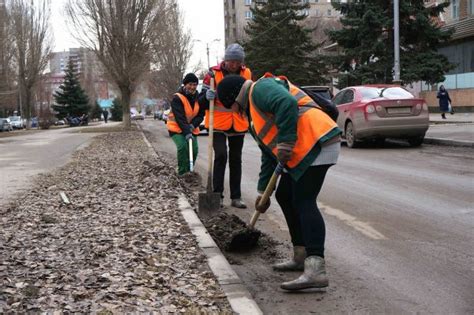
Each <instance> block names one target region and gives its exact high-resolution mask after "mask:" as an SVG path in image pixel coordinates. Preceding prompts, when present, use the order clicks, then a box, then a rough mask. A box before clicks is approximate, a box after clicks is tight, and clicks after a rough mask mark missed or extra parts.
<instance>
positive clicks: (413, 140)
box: [408, 136, 425, 147]
mask: <svg viewBox="0 0 474 315" xmlns="http://www.w3.org/2000/svg"><path fill="white" fill-rule="evenodd" d="M424 139H425V137H424V136H421V137H414V138H410V139H408V143H409V144H410V145H411V146H412V147H419V146H420V145H421V144H422V143H423V140H424Z"/></svg>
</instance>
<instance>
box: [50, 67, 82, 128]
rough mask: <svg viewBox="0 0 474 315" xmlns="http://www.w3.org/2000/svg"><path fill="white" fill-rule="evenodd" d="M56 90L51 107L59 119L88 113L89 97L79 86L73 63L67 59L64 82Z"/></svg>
mask: <svg viewBox="0 0 474 315" xmlns="http://www.w3.org/2000/svg"><path fill="white" fill-rule="evenodd" d="M59 89H60V90H58V91H56V92H55V93H54V98H55V100H56V103H57V104H59V105H53V109H54V110H55V111H57V112H58V114H57V115H56V116H57V117H58V118H59V119H62V118H64V117H66V116H67V115H70V116H81V115H83V114H88V113H89V110H90V105H89V98H88V97H87V95H86V93H85V92H84V90H83V89H82V87H81V84H80V83H79V79H78V77H77V73H76V69H75V67H74V63H73V62H72V61H71V60H69V63H68V66H67V70H66V76H65V77H64V82H63V83H62V84H61V85H60V86H59Z"/></svg>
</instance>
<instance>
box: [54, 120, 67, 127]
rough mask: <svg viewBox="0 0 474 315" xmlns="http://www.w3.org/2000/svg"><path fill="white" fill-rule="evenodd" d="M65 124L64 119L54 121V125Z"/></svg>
mask: <svg viewBox="0 0 474 315" xmlns="http://www.w3.org/2000/svg"><path fill="white" fill-rule="evenodd" d="M65 124H66V122H65V121H64V119H60V120H56V121H55V122H54V125H55V126H64V125H65Z"/></svg>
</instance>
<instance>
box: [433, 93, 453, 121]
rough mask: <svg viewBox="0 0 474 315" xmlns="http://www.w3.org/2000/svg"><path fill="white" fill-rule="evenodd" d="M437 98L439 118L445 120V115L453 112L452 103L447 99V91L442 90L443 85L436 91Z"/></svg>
mask: <svg viewBox="0 0 474 315" xmlns="http://www.w3.org/2000/svg"><path fill="white" fill-rule="evenodd" d="M436 97H437V98H439V110H440V111H441V117H442V118H443V119H446V113H451V115H453V114H454V110H453V107H452V104H451V103H452V101H451V98H450V97H449V93H448V91H447V90H446V89H445V88H444V85H441V86H440V87H439V90H438V94H437V95H436Z"/></svg>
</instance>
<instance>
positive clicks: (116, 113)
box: [110, 98, 123, 121]
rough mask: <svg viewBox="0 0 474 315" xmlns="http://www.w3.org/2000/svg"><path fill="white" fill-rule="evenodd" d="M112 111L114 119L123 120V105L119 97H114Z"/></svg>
mask: <svg viewBox="0 0 474 315" xmlns="http://www.w3.org/2000/svg"><path fill="white" fill-rule="evenodd" d="M110 112H111V114H112V120H115V121H122V117H123V106H122V102H121V101H120V100H119V99H118V98H116V99H114V101H113V103H112V107H111V108H110Z"/></svg>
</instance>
